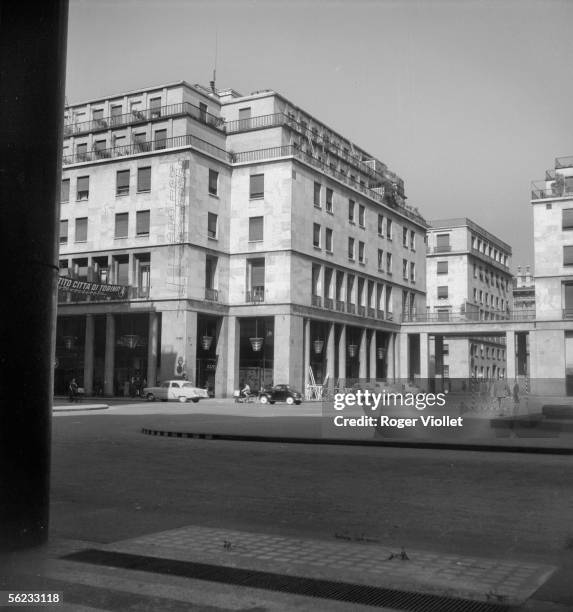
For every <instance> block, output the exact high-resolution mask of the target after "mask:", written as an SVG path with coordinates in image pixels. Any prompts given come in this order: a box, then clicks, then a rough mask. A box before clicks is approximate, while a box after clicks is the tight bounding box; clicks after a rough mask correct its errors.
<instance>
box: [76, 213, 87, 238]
mask: <svg viewBox="0 0 573 612" xmlns="http://www.w3.org/2000/svg"><path fill="white" fill-rule="evenodd" d="M87 239H88V218H87V217H82V218H80V219H76V242H86V240H87Z"/></svg>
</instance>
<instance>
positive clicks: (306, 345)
mask: <svg viewBox="0 0 573 612" xmlns="http://www.w3.org/2000/svg"><path fill="white" fill-rule="evenodd" d="M309 366H310V319H305V320H304V360H303V369H304V389H303V394H306V391H307V388H308V385H309V384H310V373H309V371H308V368H309Z"/></svg>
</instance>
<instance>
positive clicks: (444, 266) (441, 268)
mask: <svg viewBox="0 0 573 612" xmlns="http://www.w3.org/2000/svg"><path fill="white" fill-rule="evenodd" d="M474 271H475V264H474ZM447 273H448V262H447V261H438V274H447ZM474 276H477V274H474Z"/></svg>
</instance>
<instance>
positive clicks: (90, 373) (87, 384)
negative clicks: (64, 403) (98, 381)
mask: <svg viewBox="0 0 573 612" xmlns="http://www.w3.org/2000/svg"><path fill="white" fill-rule="evenodd" d="M93 387H94V316H93V314H87V315H86V335H85V343H84V390H85V394H86V395H91V394H92V393H93Z"/></svg>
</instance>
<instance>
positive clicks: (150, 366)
mask: <svg viewBox="0 0 573 612" xmlns="http://www.w3.org/2000/svg"><path fill="white" fill-rule="evenodd" d="M158 331H159V321H158V317H157V313H156V312H150V313H149V329H148V330H147V384H148V386H150V387H153V386H155V384H156V382H157V340H158V337H159V333H158Z"/></svg>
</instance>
